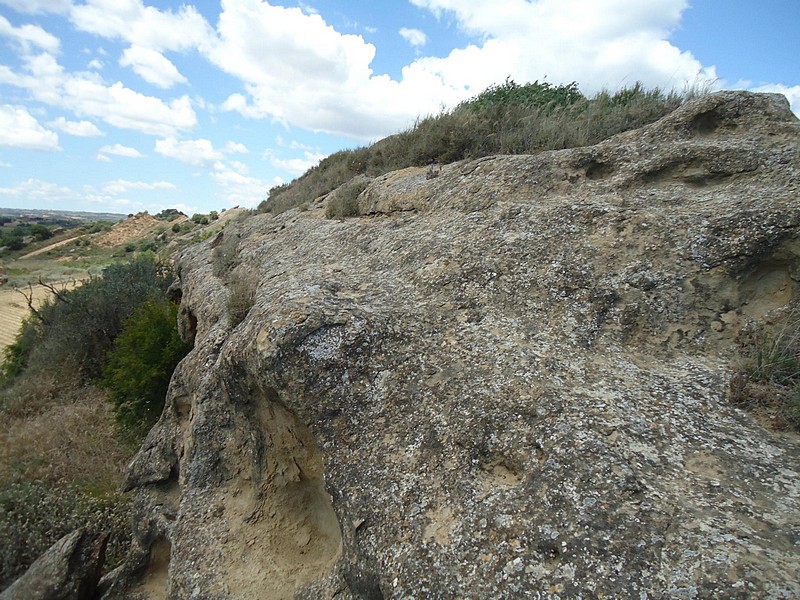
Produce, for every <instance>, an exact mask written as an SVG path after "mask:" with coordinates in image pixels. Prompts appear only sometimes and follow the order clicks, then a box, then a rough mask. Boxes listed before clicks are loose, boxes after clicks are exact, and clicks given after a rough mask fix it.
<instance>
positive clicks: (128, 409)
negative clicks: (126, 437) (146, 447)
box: [101, 297, 191, 435]
mask: <svg viewBox="0 0 800 600" xmlns="http://www.w3.org/2000/svg"><path fill="white" fill-rule="evenodd" d="M177 318H178V305H177V304H175V303H173V302H170V301H169V300H167V299H166V298H163V297H151V298H150V299H148V300H147V301H146V302H145V303H144V304H143V305H142V306H140V307H139V308H138V309H137V310H136V311H135V312H134V314H133V315H132V316H130V317H129V318H127V319H126V320H125V322H124V324H123V328H122V331H121V333H120V334H119V335H118V336H117V338H116V339H115V340H114V346H113V349H112V350H111V351H110V353H109V355H108V363H107V364H106V366H105V368H104V369H103V377H102V380H101V383H102V385H103V386H104V387H106V388H108V390H109V391H110V394H111V401H112V402H113V403H114V405H115V407H116V414H117V420H118V421H119V423H120V424H121V425H122V426H123V428H124V429H125V430H126V431H128V432H130V433H133V434H135V435H140V434H142V433H144V432H146V431H147V430H148V429H149V428H150V427H151V426H152V425H153V424H154V423H155V422H156V420H158V417H159V415H160V414H161V411H162V409H163V408H164V397H165V395H166V393H167V388H168V387H169V380H170V378H171V377H172V372H173V371H174V370H175V367H176V366H177V364H178V363H179V362H180V360H181V359H182V358H183V357H184V356H186V354H187V353H188V352H189V350H190V349H191V346H190V345H189V344H187V343H186V342H184V341H182V340H181V338H180V335H179V334H178V328H177Z"/></svg>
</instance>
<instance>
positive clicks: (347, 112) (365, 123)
mask: <svg viewBox="0 0 800 600" xmlns="http://www.w3.org/2000/svg"><path fill="white" fill-rule="evenodd" d="M222 6H223V10H222V13H221V14H220V18H219V22H218V25H217V33H218V38H217V39H216V41H215V43H214V44H213V45H212V46H210V47H209V48H207V49H205V50H204V51H205V52H206V55H207V56H208V58H209V60H211V61H212V62H213V63H214V64H215V65H216V66H217V67H218V68H220V69H221V70H223V71H225V72H227V73H229V74H231V75H233V76H235V77H237V78H238V79H240V80H241V81H242V82H243V83H244V87H245V91H246V92H247V95H244V94H241V93H235V94H232V95H231V96H230V97H229V98H228V99H227V100H226V101H225V102H224V103H223V105H222V108H223V109H225V110H235V111H238V112H240V113H241V114H242V115H244V116H246V117H250V118H265V117H268V118H272V119H274V120H277V121H280V122H284V123H291V124H294V125H299V126H301V127H304V128H306V129H312V130H316V131H326V132H329V133H334V134H344V135H349V136H352V137H357V138H363V139H369V138H372V137H375V136H376V135H380V134H385V133H386V132H387V130H388V131H392V130H397V129H400V128H402V127H403V126H405V125H406V124H407V123H408V122H409V121H410V120H411V119H412V118H413V116H415V115H417V114H419V113H420V112H421V111H420V108H421V107H423V108H426V109H430V110H433V109H435V108H436V107H437V106H438V104H439V103H440V102H441V95H438V97H434V96H437V92H440V91H441V90H435V91H434V92H433V93H429V92H428V91H424V90H421V89H418V88H414V89H410V87H411V86H406V87H401V86H399V84H398V83H397V82H395V81H392V80H391V79H390V78H389V77H387V76H374V75H373V73H372V70H371V68H370V63H371V62H372V60H373V59H374V57H375V52H376V49H375V46H373V45H372V44H369V43H367V42H365V41H364V39H363V38H362V37H360V36H357V35H350V34H341V33H339V32H337V31H336V30H335V29H334V28H333V27H331V26H329V25H328V24H327V23H325V21H324V20H323V19H322V17H321V16H320V15H317V14H305V13H304V12H303V11H302V10H300V9H299V8H284V7H280V6H271V5H269V4H267V3H262V2H259V1H257V0H241V1H239V2H230V1H228V2H223V5H222ZM440 87H441V86H440ZM422 112H424V111H422ZM410 115H412V116H410Z"/></svg>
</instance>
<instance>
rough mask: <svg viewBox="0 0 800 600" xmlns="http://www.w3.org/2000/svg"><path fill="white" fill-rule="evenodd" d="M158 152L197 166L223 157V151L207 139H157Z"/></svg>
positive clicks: (156, 148)
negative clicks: (215, 147)
mask: <svg viewBox="0 0 800 600" xmlns="http://www.w3.org/2000/svg"><path fill="white" fill-rule="evenodd" d="M155 150H156V152H158V153H159V154H161V155H162V156H168V157H170V158H174V159H176V160H179V161H181V162H183V163H186V164H189V165H194V166H197V167H200V166H204V165H210V164H211V163H213V162H214V161H216V160H219V159H220V158H222V156H223V155H222V152H220V151H219V150H216V149H214V145H213V144H212V143H211V142H210V141H209V140H205V139H199V140H185V141H179V140H176V139H175V138H167V139H163V140H157V141H156V146H155Z"/></svg>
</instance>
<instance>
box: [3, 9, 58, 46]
mask: <svg viewBox="0 0 800 600" xmlns="http://www.w3.org/2000/svg"><path fill="white" fill-rule="evenodd" d="M0 35H1V36H3V37H7V38H9V39H11V40H14V41H15V42H17V43H18V44H20V45H21V46H22V48H23V50H24V51H25V52H30V51H31V48H32V47H36V48H40V49H42V50H45V51H47V52H53V53H55V52H58V50H59V48H60V46H61V42H60V41H59V39H58V38H57V37H55V36H54V35H51V34H49V33H48V32H46V31H45V30H44V29H42V28H41V27H39V26H38V25H22V26H21V27H14V26H13V25H12V24H11V23H10V22H9V21H8V19H6V18H5V17H3V16H0Z"/></svg>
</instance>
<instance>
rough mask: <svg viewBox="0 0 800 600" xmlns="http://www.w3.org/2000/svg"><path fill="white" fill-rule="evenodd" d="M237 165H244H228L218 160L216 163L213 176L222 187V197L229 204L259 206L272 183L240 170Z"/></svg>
mask: <svg viewBox="0 0 800 600" xmlns="http://www.w3.org/2000/svg"><path fill="white" fill-rule="evenodd" d="M237 166H238V167H242V166H243V165H236V164H234V165H226V164H224V163H223V162H222V161H218V162H216V163H215V164H214V170H213V171H212V172H211V177H212V179H214V181H215V182H216V183H217V185H219V187H220V188H222V198H223V200H224V201H225V202H226V203H227V204H228V206H246V207H254V206H257V205H258V203H259V202H261V201H262V200H263V199H264V196H265V194H266V192H267V190H268V189H269V187H270V184H269V182H267V181H264V180H262V179H258V178H257V177H250V176H248V175H247V174H246V172H240V171H239V170H237V168H235V167H237Z"/></svg>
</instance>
